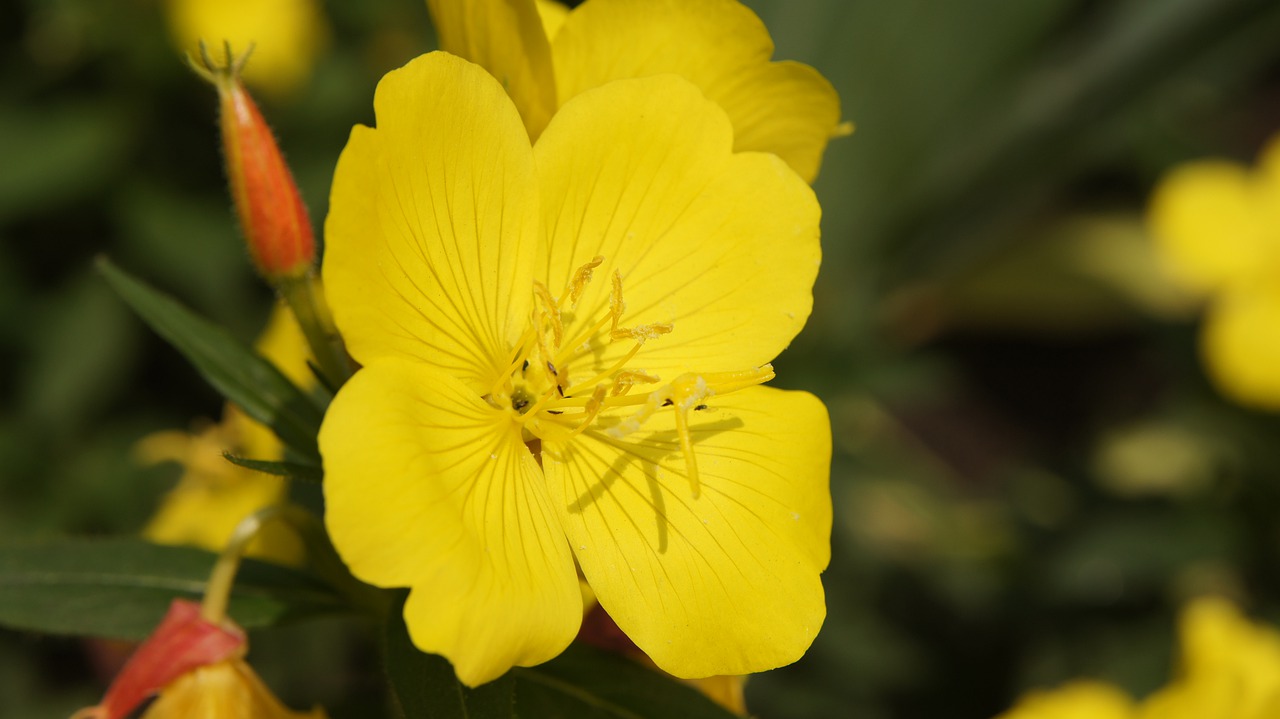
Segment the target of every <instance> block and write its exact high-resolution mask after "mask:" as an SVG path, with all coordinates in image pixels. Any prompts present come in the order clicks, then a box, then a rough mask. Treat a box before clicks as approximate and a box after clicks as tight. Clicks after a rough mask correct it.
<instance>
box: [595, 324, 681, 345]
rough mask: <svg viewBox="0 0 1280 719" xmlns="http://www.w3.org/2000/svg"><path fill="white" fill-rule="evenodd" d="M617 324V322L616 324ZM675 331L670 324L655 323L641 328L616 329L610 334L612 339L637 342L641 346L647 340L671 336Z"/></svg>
mask: <svg viewBox="0 0 1280 719" xmlns="http://www.w3.org/2000/svg"><path fill="white" fill-rule="evenodd" d="M614 324H615V325H616V324H617V323H616V322H615V323H614ZM672 329H674V325H672V324H671V323H670V322H654V323H653V324H648V325H640V326H639V327H621V328H618V327H615V328H614V329H613V330H612V331H610V332H609V337H610V339H614V340H635V341H636V342H639V343H641V344H643V343H644V341H645V340H652V339H657V338H659V337H661V336H662V335H665V334H670V333H671V330H672Z"/></svg>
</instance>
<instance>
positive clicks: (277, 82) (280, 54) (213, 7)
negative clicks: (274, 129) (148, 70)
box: [165, 0, 329, 96]
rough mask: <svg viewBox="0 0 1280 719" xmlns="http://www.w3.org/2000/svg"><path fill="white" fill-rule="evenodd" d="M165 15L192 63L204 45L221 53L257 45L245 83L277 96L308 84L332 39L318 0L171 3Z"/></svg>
mask: <svg viewBox="0 0 1280 719" xmlns="http://www.w3.org/2000/svg"><path fill="white" fill-rule="evenodd" d="M165 10H166V13H165V14H166V16H167V19H168V21H169V33H170V35H172V36H173V42H174V43H175V44H176V45H177V46H178V48H179V49H181V50H182V51H184V52H186V53H187V54H189V55H191V56H192V57H199V44H200V41H201V40H204V41H205V42H206V43H208V44H209V45H210V46H211V47H216V48H220V47H221V46H222V44H223V42H224V41H225V42H230V43H231V45H232V46H233V47H235V48H239V49H243V48H247V47H248V46H249V44H250V43H252V44H253V47H254V49H253V59H252V60H251V61H250V62H249V63H248V64H247V65H246V66H245V69H244V79H245V82H247V83H248V84H249V85H251V86H253V87H255V88H258V89H261V90H262V91H263V92H266V93H269V94H272V95H276V96H280V95H287V94H289V93H290V92H292V91H294V90H296V89H297V88H298V87H300V86H301V85H303V84H304V83H305V82H306V81H307V79H308V78H309V77H310V76H311V68H312V65H314V64H315V60H316V57H317V56H318V55H319V54H320V52H321V51H322V50H323V49H324V47H325V45H326V44H327V43H328V38H329V27H328V23H327V21H326V20H325V17H324V14H323V12H322V11H321V9H320V4H319V3H318V2H317V1H316V0H165Z"/></svg>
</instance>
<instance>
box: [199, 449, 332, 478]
mask: <svg viewBox="0 0 1280 719" xmlns="http://www.w3.org/2000/svg"><path fill="white" fill-rule="evenodd" d="M222 456H223V458H224V459H226V460H227V461H228V462H230V463H232V464H234V465H236V466H238V467H244V468H245V469H252V470H253V471H255V472H263V473H265V474H272V475H275V476H277V477H288V478H289V479H297V480H301V481H303V482H319V481H321V480H322V479H324V470H323V469H321V468H320V467H318V466H316V465H314V464H303V463H301V462H269V461H267V460H264V459H247V458H245V457H237V456H235V455H234V454H231V453H230V452H223V453H222Z"/></svg>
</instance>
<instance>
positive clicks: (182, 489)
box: [136, 305, 314, 564]
mask: <svg viewBox="0 0 1280 719" xmlns="http://www.w3.org/2000/svg"><path fill="white" fill-rule="evenodd" d="M257 350H258V352H259V353H260V354H262V355H263V356H264V357H266V358H267V359H269V360H271V361H272V362H274V363H275V364H276V366H277V367H279V368H280V370H281V372H283V373H284V374H285V376H286V377H288V378H289V379H290V380H291V381H293V382H294V383H296V384H298V385H300V386H303V387H306V386H308V385H310V384H313V383H314V380H313V379H311V376H312V375H311V370H310V368H309V367H308V366H307V356H308V352H307V349H306V341H305V340H304V339H303V337H302V330H300V329H299V328H298V324H297V322H296V321H294V319H293V316H292V315H291V314H290V313H289V311H288V310H287V309H286V308H285V307H284V306H283V305H278V306H277V307H276V309H275V311H274V312H273V313H272V315H271V317H270V319H269V320H268V322H267V327H266V329H265V330H264V331H263V334H262V337H261V338H259V340H258V344H257ZM223 452H231V453H233V454H236V455H239V456H243V457H247V458H249V459H263V460H280V459H283V458H284V446H283V445H282V444H281V443H280V440H279V439H277V438H276V436H275V434H273V433H272V432H271V430H270V429H268V428H267V427H264V426H263V425H261V424H259V423H257V422H255V421H253V420H251V419H249V418H248V417H247V416H245V414H244V413H243V412H241V411H240V410H239V409H237V408H236V407H235V406H233V405H228V406H227V408H226V411H225V413H224V415H223V420H222V422H221V423H220V424H216V425H211V426H208V427H206V428H204V429H202V430H200V431H199V432H196V433H194V434H188V433H186V432H179V431H166V432H157V433H155V434H152V435H149V436H147V437H145V438H143V439H142V441H141V442H139V443H138V446H137V449H136V453H137V456H138V458H139V460H140V461H141V462H142V463H143V464H157V463H160V462H177V463H178V464H180V465H182V467H183V470H184V471H183V475H182V478H181V479H180V480H179V481H178V484H177V486H176V487H174V489H173V490H172V491H170V492H169V494H168V495H166V496H165V498H164V499H163V500H162V501H161V503H160V507H159V508H158V509H157V510H156V513H155V515H154V516H153V517H152V518H151V521H150V522H149V523H148V524H147V526H146V528H145V529H144V530H143V536H145V537H146V538H147V539H149V540H151V541H153V542H156V543H159V544H174V545H187V546H195V547H201V548H203V549H208V550H210V551H214V552H217V551H221V550H222V548H223V547H224V546H225V545H226V543H227V538H228V537H230V536H231V533H232V531H233V530H234V529H235V527H236V524H238V523H239V522H240V520H241V519H244V518H245V517H246V516H248V515H250V514H252V513H254V512H256V511H257V510H259V509H262V508H263V507H267V506H270V505H272V504H276V503H278V502H280V501H282V500H283V499H284V498H285V494H286V490H287V488H288V487H287V483H286V481H285V479H284V478H283V477H273V476H271V475H268V474H263V473H261V472H254V471H251V470H248V469H244V468H243V467H237V466H236V465H234V464H231V463H230V462H228V461H227V460H226V458H224V457H223V456H222V453H223ZM249 554H250V555H251V556H255V557H261V558H264V559H271V560H274V561H278V562H283V563H286V564H292V563H295V562H297V561H298V560H299V559H300V558H301V556H302V546H301V543H300V542H299V540H298V538H297V537H296V536H295V535H294V534H293V532H292V531H290V530H289V529H287V528H285V527H284V526H283V525H279V524H273V525H271V526H270V527H268V528H267V529H266V530H264V532H263V537H262V538H261V539H258V540H255V541H254V543H253V544H252V545H251V546H250V550H249Z"/></svg>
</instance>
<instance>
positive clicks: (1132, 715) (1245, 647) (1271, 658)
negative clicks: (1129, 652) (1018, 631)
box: [998, 597, 1280, 719]
mask: <svg viewBox="0 0 1280 719" xmlns="http://www.w3.org/2000/svg"><path fill="white" fill-rule="evenodd" d="M1179 640H1180V644H1181V668H1180V672H1179V675H1178V677H1177V678H1176V679H1175V680H1174V681H1173V682H1171V683H1169V684H1168V685H1167V686H1165V687H1164V688H1163V689H1161V690H1159V691H1157V692H1156V693H1155V694H1153V695H1151V696H1150V697H1148V698H1147V699H1146V701H1144V702H1142V704H1141V705H1136V706H1135V705H1134V703H1133V702H1132V701H1131V700H1130V699H1129V698H1128V697H1127V696H1125V694H1124V693H1123V692H1121V691H1120V690H1119V689H1117V688H1115V687H1113V686H1111V685H1108V684H1103V683H1100V682H1094V681H1078V682H1073V683H1071V684H1067V685H1065V686H1063V687H1060V688H1058V689H1055V690H1053V691H1037V692H1031V693H1029V694H1028V695H1027V696H1025V697H1023V699H1022V700H1021V701H1019V702H1018V705H1017V706H1015V707H1014V708H1013V709H1011V710H1009V711H1008V712H1006V713H1004V714H1001V715H1000V716H999V717H998V719H1205V718H1206V717H1213V719H1273V718H1274V717H1280V632H1277V631H1276V630H1275V629H1273V628H1271V627H1268V626H1265V625H1261V624H1257V623H1254V622H1250V621H1249V620H1247V619H1245V618H1244V617H1243V616H1241V614H1240V611H1239V610H1238V609H1236V607H1235V606H1234V605H1232V604H1231V603H1230V602H1228V601H1226V600H1225V599H1220V598H1216V597H1206V598H1202V599H1198V600H1196V601H1194V602H1192V603H1191V604H1189V605H1187V606H1186V607H1185V608H1183V610H1182V615H1181V618H1180V621H1179Z"/></svg>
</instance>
